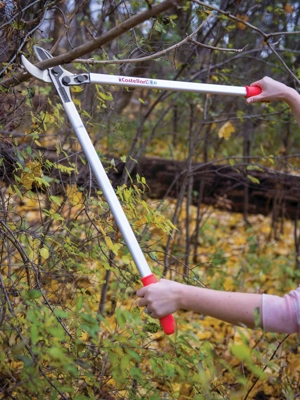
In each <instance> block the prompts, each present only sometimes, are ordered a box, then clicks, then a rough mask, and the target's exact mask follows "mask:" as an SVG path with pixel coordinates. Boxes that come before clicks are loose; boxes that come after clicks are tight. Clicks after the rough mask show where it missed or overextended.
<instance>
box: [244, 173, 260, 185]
mask: <svg viewBox="0 0 300 400" xmlns="http://www.w3.org/2000/svg"><path fill="white" fill-rule="evenodd" d="M247 178H248V179H250V181H251V182H253V183H256V184H258V185H259V184H260V181H259V180H258V179H257V178H255V177H254V176H252V175H247Z"/></svg>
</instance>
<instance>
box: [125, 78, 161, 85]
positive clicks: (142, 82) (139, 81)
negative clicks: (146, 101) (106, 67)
mask: <svg viewBox="0 0 300 400" xmlns="http://www.w3.org/2000/svg"><path fill="white" fill-rule="evenodd" d="M119 82H122V83H135V84H138V85H157V82H156V81H154V80H152V79H143V78H130V77H128V78H127V77H126V76H119Z"/></svg>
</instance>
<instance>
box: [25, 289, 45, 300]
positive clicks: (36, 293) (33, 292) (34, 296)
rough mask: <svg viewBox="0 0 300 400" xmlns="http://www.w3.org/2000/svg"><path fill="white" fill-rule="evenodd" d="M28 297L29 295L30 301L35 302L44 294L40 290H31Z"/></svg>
mask: <svg viewBox="0 0 300 400" xmlns="http://www.w3.org/2000/svg"><path fill="white" fill-rule="evenodd" d="M26 295H27V298H28V299H32V300H34V299H38V298H39V297H41V296H42V292H41V291H40V290H38V289H31V290H28V292H27V294H26Z"/></svg>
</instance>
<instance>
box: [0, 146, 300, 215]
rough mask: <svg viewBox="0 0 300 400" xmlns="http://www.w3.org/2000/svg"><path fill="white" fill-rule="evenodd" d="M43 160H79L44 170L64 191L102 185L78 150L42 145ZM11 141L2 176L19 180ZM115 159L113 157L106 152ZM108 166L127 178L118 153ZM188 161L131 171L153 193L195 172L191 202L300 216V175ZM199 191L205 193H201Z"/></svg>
mask: <svg viewBox="0 0 300 400" xmlns="http://www.w3.org/2000/svg"><path fill="white" fill-rule="evenodd" d="M37 150H38V151H39V153H40V155H42V158H43V159H44V160H50V161H51V162H52V163H57V162H59V163H61V164H64V165H70V163H73V164H75V165H76V167H77V168H76V169H77V171H78V173H76V174H75V173H72V174H67V173H63V172H61V171H58V170H57V169H54V168H53V169H52V170H51V171H49V169H48V170H45V174H48V175H51V177H54V178H55V181H56V183H55V185H53V187H52V190H54V191H55V193H56V194H59V193H61V191H62V190H63V187H65V185H66V184H76V185H78V186H80V187H83V188H86V189H89V190H93V189H95V188H96V187H97V184H96V182H95V181H94V180H93V179H92V176H91V172H90V169H89V167H88V165H86V164H84V163H82V162H81V160H80V157H78V154H72V155H70V156H69V157H67V158H66V157H64V160H59V157H58V156H57V153H56V150H55V149H48V148H42V147H38V148H37ZM20 151H21V149H20V148H18V150H16V148H14V147H13V146H11V144H10V143H8V142H7V143H5V142H3V143H2V144H1V145H0V158H2V163H1V166H0V179H1V180H2V182H4V183H6V184H7V183H11V182H13V181H14V174H15V170H16V163H17V162H20V158H19V157H18V155H17V152H19V153H20ZM107 159H109V160H111V157H107ZM103 163H104V164H105V165H106V166H109V165H110V166H111V168H109V169H108V175H109V178H110V179H111V182H112V185H113V186H115V187H116V186H118V185H120V184H122V183H124V181H123V180H122V176H123V170H124V165H125V164H124V163H123V162H122V161H121V160H120V159H114V162H113V163H110V162H108V161H104V162H103ZM112 165H113V167H112ZM187 166H188V164H187V163H186V162H184V161H175V160H167V159H160V158H149V157H145V158H140V159H139V160H138V162H137V163H136V164H135V166H134V168H133V170H132V172H131V176H132V177H133V179H134V178H135V176H136V174H139V175H140V176H143V177H145V179H146V182H147V185H148V187H149V190H148V191H147V195H148V196H149V197H150V198H156V199H163V198H165V197H170V198H177V196H178V194H179V192H180V191H181V190H182V187H183V186H184V185H185V183H186V182H187V180H188V179H190V178H191V177H192V185H193V186H192V196H191V199H192V203H193V204H194V205H199V204H200V203H202V204H207V205H212V206H215V207H216V208H219V209H225V210H228V211H231V212H238V213H244V214H245V213H248V214H263V215H268V214H271V213H273V215H274V212H275V215H276V216H279V217H284V218H288V219H295V218H297V217H296V215H297V207H298V204H299V201H300V176H297V175H292V174H288V173H284V172H280V171H276V170H270V169H268V168H264V167H259V168H258V169H255V166H254V167H253V166H251V169H250V170H249V165H248V164H240V165H234V166H231V165H220V164H216V163H213V162H212V163H206V164H203V163H202V164H201V163H195V164H193V165H192V167H190V169H189V170H188V167H187ZM199 196H200V197H199Z"/></svg>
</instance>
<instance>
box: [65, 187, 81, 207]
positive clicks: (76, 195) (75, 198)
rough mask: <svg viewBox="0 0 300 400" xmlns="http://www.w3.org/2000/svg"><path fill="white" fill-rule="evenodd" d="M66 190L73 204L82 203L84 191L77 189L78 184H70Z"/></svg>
mask: <svg viewBox="0 0 300 400" xmlns="http://www.w3.org/2000/svg"><path fill="white" fill-rule="evenodd" d="M66 192H67V196H68V199H69V202H70V203H71V205H72V206H76V205H78V204H80V203H82V193H81V192H80V191H79V190H78V189H77V186H76V185H68V186H67V190H66Z"/></svg>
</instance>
